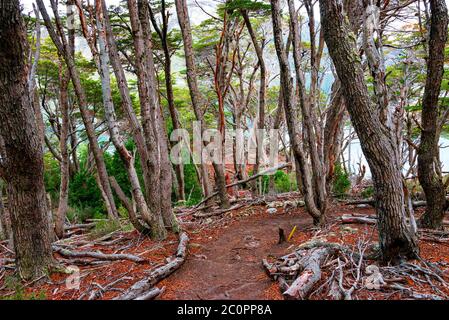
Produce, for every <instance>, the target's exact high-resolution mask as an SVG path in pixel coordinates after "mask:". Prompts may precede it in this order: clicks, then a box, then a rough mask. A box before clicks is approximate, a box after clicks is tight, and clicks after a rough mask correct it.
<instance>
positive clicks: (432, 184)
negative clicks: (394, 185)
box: [418, 0, 448, 229]
mask: <svg viewBox="0 0 449 320" xmlns="http://www.w3.org/2000/svg"><path fill="white" fill-rule="evenodd" d="M430 9H431V13H432V17H431V26H430V39H429V58H428V60H427V80H426V87H425V90H424V97H423V101H422V115H421V119H422V120H421V127H422V131H421V143H420V145H419V149H418V178H419V182H420V184H421V186H422V188H423V190H424V194H425V195H426V201H427V208H426V212H425V213H424V215H423V216H422V218H421V220H420V221H419V224H420V225H421V226H422V227H424V228H429V229H439V228H442V227H443V225H442V223H443V218H444V214H445V211H446V210H447V208H448V203H447V202H446V189H445V186H444V183H443V178H442V176H441V174H439V173H438V172H441V170H438V168H439V167H440V162H439V138H440V135H439V132H440V130H439V128H438V127H439V121H438V114H439V110H440V109H439V95H440V88H441V81H442V79H443V72H444V60H445V45H446V41H447V28H448V13H447V7H446V3H445V1H444V0H431V1H430Z"/></svg>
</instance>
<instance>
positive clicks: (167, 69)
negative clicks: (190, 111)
mask: <svg viewBox="0 0 449 320" xmlns="http://www.w3.org/2000/svg"><path fill="white" fill-rule="evenodd" d="M150 9H151V8H150ZM161 15H162V29H161V28H160V27H159V26H158V24H157V21H156V19H155V17H154V14H153V13H152V11H151V10H150V18H151V21H152V23H153V27H154V29H155V30H156V32H157V34H158V35H159V38H160V39H161V42H162V49H163V52H164V73H165V87H166V90H167V103H168V109H169V111H170V116H171V120H172V125H173V129H174V130H178V129H181V122H180V121H179V117H178V112H177V110H176V107H175V99H174V94H173V83H172V75H171V53H170V48H169V43H168V31H169V30H168V27H169V26H168V19H169V16H168V14H167V11H166V3H165V0H162V1H161ZM178 162H179V164H176V165H175V166H174V167H175V173H176V186H177V194H178V200H181V201H184V200H185V191H184V188H185V183H184V164H183V163H182V161H178Z"/></svg>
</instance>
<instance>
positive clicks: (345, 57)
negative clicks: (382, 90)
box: [320, 0, 419, 262]
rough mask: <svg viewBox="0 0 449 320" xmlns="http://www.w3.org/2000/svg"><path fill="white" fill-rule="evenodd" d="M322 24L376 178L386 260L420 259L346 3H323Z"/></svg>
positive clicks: (389, 139)
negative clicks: (370, 93)
mask: <svg viewBox="0 0 449 320" xmlns="http://www.w3.org/2000/svg"><path fill="white" fill-rule="evenodd" d="M320 7H321V21H322V28H323V31H324V37H325V40H326V44H327V46H328V50H329V53H330V56H331V58H332V60H333V62H334V65H335V68H336V71H337V74H338V77H339V79H340V82H341V85H342V89H343V93H344V96H345V99H346V105H347V108H348V111H349V114H350V115H351V120H352V123H353V124H354V127H355V130H356V132H357V134H358V137H359V138H360V141H361V146H362V150H363V153H364V155H365V157H366V159H367V161H368V163H369V165H370V168H371V172H372V174H373V181H374V189H375V199H376V210H377V215H378V231H379V242H380V248H381V252H382V255H383V260H384V261H392V262H399V261H401V260H402V259H404V258H416V257H417V255H418V253H419V247H418V244H417V239H416V234H415V233H414V232H413V231H412V230H411V228H410V226H409V225H407V221H406V218H407V216H406V212H405V208H404V203H405V202H404V190H403V185H402V174H401V171H400V168H399V167H398V159H397V158H396V157H397V154H398V153H397V151H396V149H395V148H396V143H395V142H394V140H393V137H392V136H391V132H390V131H389V130H387V129H386V128H385V127H384V124H383V123H382V122H381V116H380V111H379V110H377V109H376V108H375V106H373V105H372V104H371V102H370V98H369V95H368V88H367V85H366V81H365V77H364V72H363V68H362V65H361V62H360V58H359V55H358V52H357V46H356V39H355V37H354V35H353V34H352V33H351V30H350V26H349V23H348V20H347V19H346V18H345V16H344V15H343V8H342V6H341V3H339V2H338V1H336V0H320Z"/></svg>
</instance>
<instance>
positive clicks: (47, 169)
mask: <svg viewBox="0 0 449 320" xmlns="http://www.w3.org/2000/svg"><path fill="white" fill-rule="evenodd" d="M60 182H61V171H60V168H59V162H58V161H57V160H55V158H54V157H53V155H52V154H51V153H49V152H47V153H46V154H45V155H44V183H45V190H46V191H47V192H48V193H50V195H51V197H52V199H57V197H58V196H59V185H60Z"/></svg>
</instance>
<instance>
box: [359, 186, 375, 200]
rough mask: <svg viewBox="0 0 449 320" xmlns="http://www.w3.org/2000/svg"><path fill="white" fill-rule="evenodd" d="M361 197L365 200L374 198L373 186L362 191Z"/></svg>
mask: <svg viewBox="0 0 449 320" xmlns="http://www.w3.org/2000/svg"><path fill="white" fill-rule="evenodd" d="M361 196H362V198H364V199H368V198H372V197H373V196H374V187H373V186H369V187H366V188H365V189H364V190H363V191H362V193H361Z"/></svg>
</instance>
